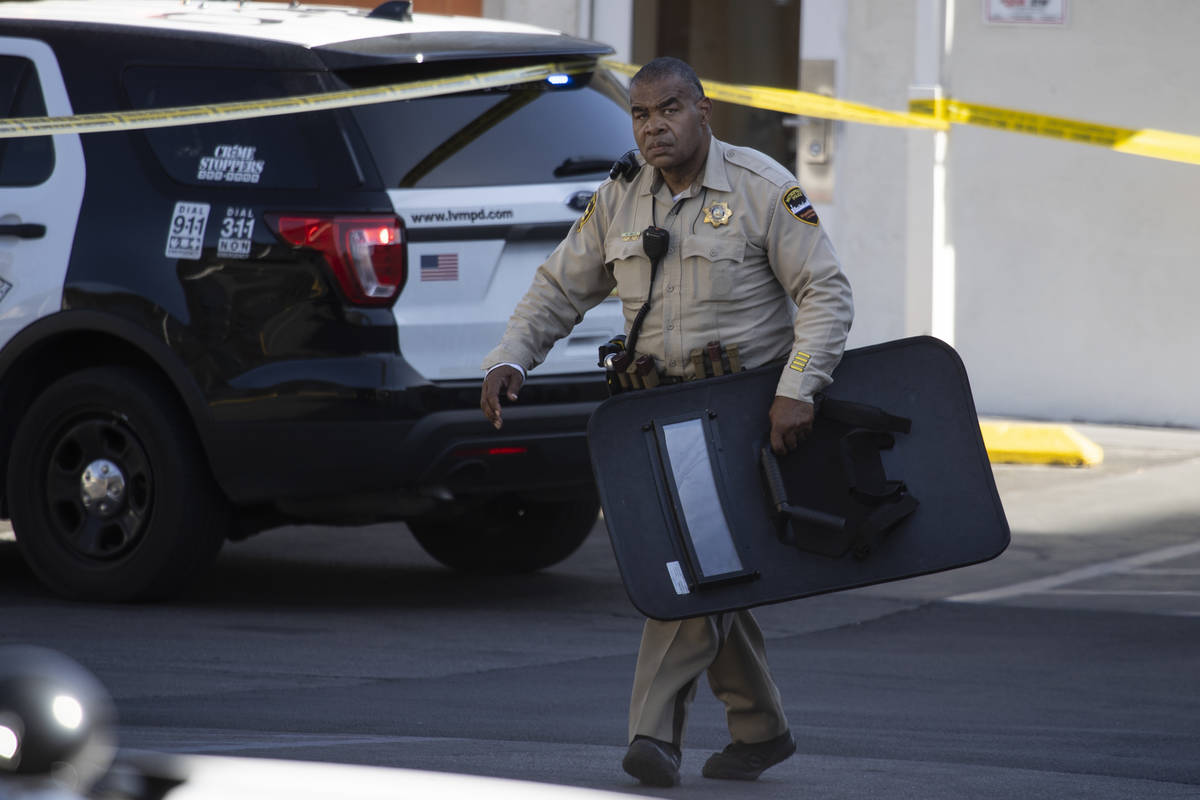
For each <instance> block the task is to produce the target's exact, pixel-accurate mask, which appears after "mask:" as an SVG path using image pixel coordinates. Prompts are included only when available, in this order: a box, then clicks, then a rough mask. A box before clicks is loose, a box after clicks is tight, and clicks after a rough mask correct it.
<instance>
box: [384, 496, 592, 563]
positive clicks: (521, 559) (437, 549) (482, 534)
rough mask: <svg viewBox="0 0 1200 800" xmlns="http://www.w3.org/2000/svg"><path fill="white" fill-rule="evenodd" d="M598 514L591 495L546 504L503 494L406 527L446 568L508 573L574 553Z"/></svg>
mask: <svg viewBox="0 0 1200 800" xmlns="http://www.w3.org/2000/svg"><path fill="white" fill-rule="evenodd" d="M599 512H600V501H599V499H598V498H597V497H596V496H595V494H592V495H590V496H585V497H581V498H572V499H571V500H555V501H547V502H527V501H522V500H520V499H518V498H516V497H504V498H499V499H496V500H493V501H491V502H489V503H486V504H484V505H482V506H478V507H474V508H471V509H469V510H466V511H463V512H462V513H461V514H456V515H454V516H444V517H436V518H433V517H430V518H423V519H413V520H409V522H408V527H409V530H411V531H412V532H413V536H415V537H416V539H417V542H419V543H420V545H421V547H423V548H424V549H425V552H427V553H429V555H431V556H433V557H434V558H436V559H437V560H438V561H440V562H442V563H443V564H445V565H446V566H448V567H453V568H454V569H460V570H463V571H465V572H474V573H477V574H486V575H512V574H515V573H520V572H533V571H534V570H538V569H543V568H545V567H549V566H551V565H553V564H557V563H558V562H560V561H562V560H563V559H564V558H566V557H567V556H569V555H571V553H574V552H575V551H576V550H578V549H579V546H580V545H581V544H583V540H584V539H586V538H587V536H588V533H590V532H591V530H592V527H593V526H594V525H595V524H596V516H597V514H599Z"/></svg>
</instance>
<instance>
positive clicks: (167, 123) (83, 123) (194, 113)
mask: <svg viewBox="0 0 1200 800" xmlns="http://www.w3.org/2000/svg"><path fill="white" fill-rule="evenodd" d="M591 69H592V67H591V66H590V65H589V64H587V63H578V62H577V63H569V64H535V65H533V66H528V67H517V68H513V69H502V70H495V71H492V72H480V73H474V74H470V75H458V76H454V77H449V78H436V79H433V80H425V81H411V82H408V83H394V84H389V85H386V86H373V87H371V88H369V89H347V90H343V91H337V92H323V93H320V94H308V95H297V96H294V97H280V98H272V99H268V100H245V101H240V102H234V103H214V104H210V105H199V106H177V107H172V108H155V109H146V110H142V111H116V112H109V113H101V114H76V115H74V116H70V117H15V118H10V119H0V139H12V138H17V137H23V136H36V135H44V134H55V133H95V132H98V131H129V130H144V129H147V128H167V127H172V126H176V125H201V124H205V123H211V122H228V121H230V120H235V119H251V118H256V117H272V116H280V115H283V114H295V113H298V112H304V111H322V110H328V109H334V108H348V107H350V106H361V105H368V104H371V103H390V102H393V101H395V100H415V99H417V98H420V97H434V96H437V95H444V94H455V93H457V92H471V91H478V90H480V89H494V88H497V87H500V86H511V85H513V84H521V83H534V82H537V81H542V80H545V79H546V78H547V77H549V76H550V75H553V74H564V73H565V74H575V73H579V72H587V71H590V70H591Z"/></svg>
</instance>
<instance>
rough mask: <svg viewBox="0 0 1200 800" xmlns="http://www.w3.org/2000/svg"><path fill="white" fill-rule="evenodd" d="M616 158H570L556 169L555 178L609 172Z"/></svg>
mask: <svg viewBox="0 0 1200 800" xmlns="http://www.w3.org/2000/svg"><path fill="white" fill-rule="evenodd" d="M616 160H617V159H616V158H615V157H612V158H605V157H603V156H584V157H583V158H568V159H567V160H565V161H563V162H562V163H561V164H559V165H558V166H557V167H555V168H554V177H556V178H565V177H566V176H568V175H588V174H590V173H593V172H608V170H609V169H610V168H611V167H612V165H613V162H614V161H616Z"/></svg>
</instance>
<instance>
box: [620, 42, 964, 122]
mask: <svg viewBox="0 0 1200 800" xmlns="http://www.w3.org/2000/svg"><path fill="white" fill-rule="evenodd" d="M600 63H601V64H602V65H604V66H606V67H608V68H609V69H611V70H613V71H614V72H620V73H622V74H624V75H633V74H634V73H635V72H637V71H638V69H640V68H639V67H637V66H636V65H634V64H625V63H623V62H620V61H611V60H609V59H605V60H603V61H601V62H600ZM701 83H703V84H704V93H705V94H707V95H708V96H709V97H711V98H712V99H713V100H721V101H723V102H726V103H735V104H737V105H741V106H750V107H752V108H764V109H767V110H768V111H782V112H783V113H785V114H797V115H799V116H804V117H820V118H821V119H836V120H841V121H843V122H862V123H865V124H867V125H888V126H891V127H895V128H926V129H929V130H947V129H948V128H949V127H950V126H949V124H948V123H946V122H945V121H943V120H940V119H936V118H933V119H931V118H930V117H929V116H928V115H924V114H914V113H911V112H904V111H886V110H884V109H882V108H875V107H874V106H869V105H865V104H863V103H851V102H849V101H847V100H838V99H836V98H833V97H826V96H825V95H823V94H814V93H813V92H800V91H797V90H795V89H777V88H774V87H771V86H741V85H738V84H733V83H721V82H719V81H710V80H702V81H701Z"/></svg>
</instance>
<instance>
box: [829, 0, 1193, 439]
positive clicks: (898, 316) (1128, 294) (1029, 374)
mask: <svg viewBox="0 0 1200 800" xmlns="http://www.w3.org/2000/svg"><path fill="white" fill-rule="evenodd" d="M952 5H953V6H954V12H955V13H954V15H953V19H954V23H953V29H952V30H953V43H952V47H951V49H950V51H949V56H948V59H947V61H946V62H945V68H944V73H943V74H944V75H945V76H946V85H945V88H946V90H947V92H948V93H949V94H950V95H951V96H953V97H956V98H958V99H961V100H964V101H969V102H975V103H983V104H988V105H997V106H1007V107H1013V108H1020V109H1026V110H1031V111H1038V112H1042V113H1048V114H1054V115H1059V116H1066V117H1075V118H1079V119H1083V120H1088V121H1094V122H1102V123H1107V124H1112V125H1120V126H1126V127H1152V128H1162V129H1166V130H1174V131H1180V132H1186V133H1200V105H1197V104H1195V103H1192V102H1190V101H1189V100H1188V98H1189V97H1190V96H1191V91H1192V89H1193V84H1194V78H1195V75H1196V66H1195V64H1196V58H1195V52H1194V50H1195V47H1194V38H1195V37H1194V32H1195V31H1196V30H1200V4H1197V3H1194V2H1191V1H1190V0H1149V1H1148V2H1142V3H1137V4H1131V3H1129V2H1127V1H1126V0H1087V2H1082V1H1081V0H1076V1H1075V2H1072V3H1071V4H1070V16H1069V21H1068V24H1067V25H1065V26H1037V27H1035V26H1025V25H1021V26H1004V27H1001V26H997V25H989V24H985V23H984V21H983V15H982V3H980V2H978V0H968V1H965V2H964V1H963V0H959V2H956V3H952ZM916 6H917V3H916V2H903V3H899V2H898V3H876V2H872V0H854V1H853V2H851V3H850V4H849V11H848V14H847V20H846V42H845V51H844V58H845V65H844V68H843V70H842V74H843V75H844V78H845V80H844V84H843V86H842V87H841V91H839V94H840V95H841V96H842V97H845V98H847V99H853V100H861V101H865V102H869V103H876V104H878V105H881V106H884V107H888V108H902V107H903V106H904V103H905V102H906V100H907V96H906V93H905V83H906V82H907V81H909V80H911V77H912V64H913V55H914V53H913V42H914V27H913V21H914V17H913V13H912V12H913V9H914V8H915V7H916ZM913 136H922V137H923V136H929V134H922V133H908V134H898V133H896V132H893V131H890V130H887V129H882V128H880V129H872V128H867V127H864V126H847V127H846V129H845V130H844V133H843V136H842V138H841V139H840V140H839V144H840V155H839V164H838V175H837V197H836V205H837V219H838V231H837V240H838V246H839V249H840V250H841V252H842V254H843V256H844V259H845V261H846V265H847V269H848V270H849V271H850V274H851V276H852V277H853V279H854V284H855V290H856V297H857V299H858V302H857V306H858V315H857V321H856V326H855V334H854V336H855V339H854V343H855V344H862V343H866V342H868V341H877V340H882V339H888V338H895V337H896V336H900V335H903V334H904V332H905V324H904V318H903V313H902V297H903V287H902V282H903V278H902V277H901V278H900V279H899V283H898V277H897V276H898V274H900V275H901V276H902V275H903V271H904V269H905V252H904V251H905V245H904V242H905V240H906V239H907V237H910V236H914V235H915V236H920V235H927V234H926V232H922V231H919V230H918V231H914V230H913V226H912V224H911V220H909V221H908V222H906V221H905V216H904V214H903V213H901V211H900V208H898V207H900V206H903V204H904V202H905V191H906V189H905V187H906V184H907V182H908V180H909V179H910V178H911V174H910V175H905V174H904V170H903V169H901V168H899V167H898V166H897V163H898V162H903V161H904V160H905V158H906V156H905V152H904V141H905V140H906V137H913ZM948 144H949V147H948V151H947V156H946V170H947V181H946V192H947V205H946V219H947V241H948V244H949V245H950V246H951V247H952V248H953V251H954V254H955V268H956V292H955V314H954V330H955V333H954V337H955V345H956V347H957V348H958V350H959V352H960V353H961V354H962V356H963V358H964V361H965V362H966V364H967V367H968V371H969V372H970V375H971V380H972V385H973V388H974V390H975V395H976V402H977V404H978V406H979V408H980V410H981V412H986V413H992V414H1006V415H1015V416H1024V417H1032V418H1043V419H1060V420H1090V421H1115V422H1127V423H1141V424H1154V425H1160V424H1169V425H1186V426H1191V427H1200V375H1197V374H1196V371H1195V370H1193V369H1192V367H1191V365H1192V361H1193V350H1194V345H1195V343H1196V342H1197V340H1198V339H1200V336H1198V332H1200V319H1198V316H1197V313H1196V311H1195V310H1194V309H1193V306H1194V305H1195V302H1196V301H1195V300H1194V298H1196V297H1198V296H1200V269H1197V265H1196V262H1197V257H1196V253H1197V252H1198V251H1200V224H1197V222H1196V221H1195V219H1194V216H1195V212H1194V208H1195V206H1196V198H1197V197H1198V196H1200V167H1195V166H1189V165H1184V164H1178V163H1171V162H1165V161H1156V160H1152V159H1147V158H1139V157H1135V156H1128V155H1122V154H1119V153H1115V152H1112V151H1108V150H1104V149H1099V148H1094V147H1087V146H1083V145H1077V144H1069V143H1065V142H1059V141H1054V140H1049V139H1043V138H1035V137H1029V136H1021V135H1016V134H1010V133H1004V132H998V131H991V130H986V129H982V128H976V127H967V126H956V127H955V128H954V129H953V131H952V132H951V133H950V135H949V139H948ZM910 162H911V159H910ZM912 166H913V165H912V164H911V163H910V167H912ZM916 166H918V167H919V166H920V165H916ZM918 174H919V169H918Z"/></svg>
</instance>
